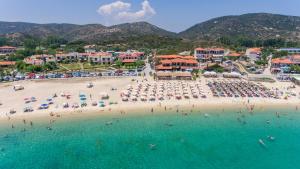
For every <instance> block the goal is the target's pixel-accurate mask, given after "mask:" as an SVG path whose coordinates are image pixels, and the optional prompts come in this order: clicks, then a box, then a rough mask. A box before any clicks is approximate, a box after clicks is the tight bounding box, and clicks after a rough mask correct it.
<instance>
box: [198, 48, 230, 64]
mask: <svg viewBox="0 0 300 169" xmlns="http://www.w3.org/2000/svg"><path fill="white" fill-rule="evenodd" d="M224 55H225V50H224V49H223V48H196V49H195V57H196V58H197V59H198V61H200V62H208V61H212V62H217V63H221V62H222V61H223V59H224Z"/></svg>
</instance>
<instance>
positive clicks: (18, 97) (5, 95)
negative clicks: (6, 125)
mask: <svg viewBox="0 0 300 169" xmlns="http://www.w3.org/2000/svg"><path fill="white" fill-rule="evenodd" d="M132 79H133V78H106V79H103V78H102V79H99V78H98V79H62V80H36V81H19V82H13V83H3V84H0V102H1V103H2V104H3V105H1V106H0V119H7V115H8V114H9V111H10V110H11V109H14V110H15V111H16V114H14V115H9V116H10V117H29V116H30V117H32V116H36V117H39V116H49V113H50V112H54V113H60V114H68V115H72V114H74V113H81V114H85V113H86V112H95V113H98V114H99V112H101V114H107V113H108V112H111V111H114V112H120V111H124V112H134V111H135V112H142V111H149V112H150V111H151V109H152V108H153V109H154V111H158V110H159V111H164V109H165V106H166V107H167V110H170V109H172V110H176V109H180V110H191V109H193V108H197V109H206V108H214V109H220V110H221V109H224V108H245V107H246V105H248V106H249V104H248V98H214V97H213V96H212V94H211V92H210V90H209V88H208V86H207V85H206V83H207V79H205V78H201V79H200V80H201V85H202V86H203V91H204V92H205V94H206V95H207V98H206V99H203V98H199V99H189V100H187V99H182V100H175V99H173V100H165V101H155V102H141V101H138V102H134V103H133V102H122V101H121V97H120V92H121V91H122V90H124V89H126V88H127V86H128V85H129V84H131V85H135V84H136V83H137V82H133V81H132ZM134 79H137V80H139V81H141V80H142V79H141V78H134ZM89 82H92V83H93V84H94V87H93V88H87V87H86V85H87V84H88V83H89ZM16 84H19V85H22V86H24V88H25V89H24V90H21V91H14V90H13V86H14V85H16ZM263 85H265V86H266V87H268V88H270V89H272V88H273V89H275V88H278V89H279V90H281V91H284V92H286V91H289V92H294V93H296V94H297V96H293V97H290V98H288V100H285V99H269V98H268V99H264V98H250V99H249V100H250V104H252V105H255V106H256V107H259V106H260V107H261V106H269V107H274V106H296V105H297V104H298V103H300V99H299V92H300V88H299V87H298V86H297V87H296V88H295V89H287V88H288V87H289V86H292V85H293V84H292V83H289V82H276V83H263ZM112 87H114V88H117V89H118V90H116V91H111V88H112ZM62 92H66V93H70V94H71V98H70V99H66V98H63V97H61V96H60V94H61V93H62ZM101 92H106V93H108V94H109V96H110V99H109V101H106V105H107V106H106V107H105V108H100V107H98V106H96V107H92V106H91V103H92V102H93V101H96V102H98V101H99V100H101V99H100V96H99V94H100V93H101ZM54 93H56V94H57V95H58V97H57V98H55V99H54V105H51V106H50V108H49V109H47V110H37V108H38V107H39V105H40V104H42V103H46V99H47V98H49V97H51V96H52V95H53V94H54ZM79 93H84V94H86V96H87V104H88V106H87V107H85V108H79V109H76V110H74V109H72V108H68V109H63V108H62V104H63V103H69V104H70V105H72V104H73V103H80V101H79V97H78V95H79ZM90 95H91V96H92V99H90ZM28 97H29V98H30V97H36V98H37V102H34V103H30V104H25V102H24V98H28ZM110 101H112V102H118V104H117V105H111V106H110V105H108V102H110ZM26 106H31V107H33V108H34V111H33V112H30V113H24V112H23V108H24V107H26Z"/></svg>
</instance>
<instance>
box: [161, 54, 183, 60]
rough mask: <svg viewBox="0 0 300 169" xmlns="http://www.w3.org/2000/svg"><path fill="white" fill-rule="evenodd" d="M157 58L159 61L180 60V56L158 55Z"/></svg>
mask: <svg viewBox="0 0 300 169" xmlns="http://www.w3.org/2000/svg"><path fill="white" fill-rule="evenodd" d="M157 58H160V59H176V58H181V56H179V55H160V56H157Z"/></svg>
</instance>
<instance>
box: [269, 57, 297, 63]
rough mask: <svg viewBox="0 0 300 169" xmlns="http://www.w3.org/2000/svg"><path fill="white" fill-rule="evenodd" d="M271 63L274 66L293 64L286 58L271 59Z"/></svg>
mask: <svg viewBox="0 0 300 169" xmlns="http://www.w3.org/2000/svg"><path fill="white" fill-rule="evenodd" d="M272 63H274V64H293V62H292V61H291V60H290V59H288V58H276V59H272Z"/></svg>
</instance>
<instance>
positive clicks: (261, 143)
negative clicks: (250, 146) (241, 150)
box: [258, 139, 266, 147]
mask: <svg viewBox="0 0 300 169" xmlns="http://www.w3.org/2000/svg"><path fill="white" fill-rule="evenodd" d="M258 142H259V144H260V145H262V146H264V147H266V144H265V142H264V141H263V140H262V139H259V140H258Z"/></svg>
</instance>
